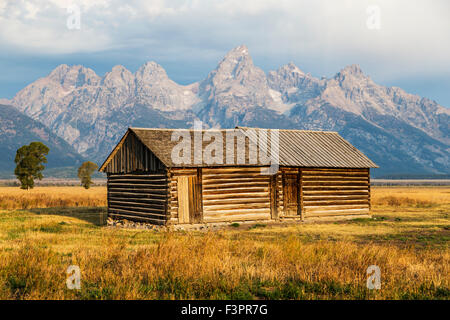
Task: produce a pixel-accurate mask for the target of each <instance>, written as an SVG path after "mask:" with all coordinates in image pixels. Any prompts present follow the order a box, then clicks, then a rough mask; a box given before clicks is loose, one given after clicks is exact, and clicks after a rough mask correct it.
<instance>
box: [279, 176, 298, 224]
mask: <svg viewBox="0 0 450 320" xmlns="http://www.w3.org/2000/svg"><path fill="white" fill-rule="evenodd" d="M283 180H284V181H283V194H284V195H283V196H284V214H285V215H286V216H296V215H298V212H299V210H298V203H299V199H298V196H299V192H298V191H299V188H298V187H299V183H298V173H287V172H286V173H285V174H284V179H283Z"/></svg>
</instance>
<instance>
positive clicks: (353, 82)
mask: <svg viewBox="0 0 450 320" xmlns="http://www.w3.org/2000/svg"><path fill="white" fill-rule="evenodd" d="M10 103H11V104H13V105H14V106H16V107H17V108H18V109H19V110H20V111H22V112H23V113H25V114H26V115H28V116H30V117H32V118H33V119H35V120H38V121H40V122H42V123H43V124H45V125H46V126H48V127H49V128H50V129H51V130H52V131H53V132H55V133H56V134H57V135H58V136H60V137H61V138H63V139H65V140H66V141H67V142H68V143H69V144H71V145H72V146H73V147H74V148H75V149H76V150H77V151H78V152H79V153H81V154H82V155H83V156H86V157H89V158H91V159H94V160H96V161H99V162H100V161H102V160H103V159H104V157H105V156H106V155H107V153H108V152H109V150H110V149H111V147H112V146H113V145H114V144H115V143H116V142H117V141H118V139H120V137H121V135H122V134H123V132H124V131H125V129H126V128H127V127H129V126H135V127H190V126H192V124H193V121H194V120H195V119H200V120H202V121H204V123H205V124H206V125H207V126H210V127H222V128H226V127H234V126H236V125H242V126H257V127H266V128H295V129H317V130H335V131H338V132H340V133H341V134H342V135H343V136H344V138H346V139H348V140H350V142H352V143H353V144H354V145H355V146H356V147H358V148H359V149H361V150H362V151H363V152H365V153H366V154H367V155H368V156H369V157H371V158H372V159H373V160H374V161H375V162H376V163H377V164H378V165H380V169H378V172H380V173H395V172H401V173H406V172H410V173H413V172H414V173H449V172H450V164H449V163H450V156H449V153H450V135H449V117H450V111H449V109H447V108H444V107H442V106H440V105H438V104H437V103H436V102H434V101H432V100H430V99H427V98H421V97H419V96H416V95H412V94H408V93H406V92H405V91H403V90H402V89H400V88H395V87H393V88H389V87H384V86H381V85H378V84H376V83H375V82H374V81H373V80H372V79H370V77H368V76H367V75H365V74H364V73H363V71H362V70H361V68H360V67H359V66H358V65H351V66H348V67H345V68H344V69H342V70H341V71H339V72H338V73H336V75H335V76H334V77H331V78H322V79H318V78H315V77H313V76H312V75H310V74H307V73H305V72H303V71H302V70H301V69H300V68H298V67H297V66H296V65H295V64H293V63H289V64H287V65H285V66H282V67H280V68H279V69H278V70H276V71H270V72H269V73H268V74H267V75H266V74H265V73H264V71H263V70H262V69H260V68H258V67H257V66H255V65H254V64H253V61H252V58H251V56H250V54H249V50H248V48H247V47H246V46H244V45H242V46H238V47H236V48H234V49H233V50H231V51H230V52H229V53H228V54H227V55H225V57H224V58H223V59H222V61H220V62H219V64H218V65H217V67H216V68H215V69H214V70H213V71H211V72H210V73H209V74H208V76H207V77H206V79H204V80H202V81H200V82H196V83H193V84H190V85H187V86H183V85H179V84H177V83H175V82H174V81H172V80H171V79H170V78H169V77H168V76H167V74H166V72H165V70H164V69H163V68H162V67H161V66H160V65H158V64H157V63H155V62H147V63H145V64H144V65H143V66H141V67H140V68H139V69H138V70H137V71H136V72H135V73H132V72H130V71H129V70H127V69H126V68H125V67H123V66H115V67H113V69H112V70H111V72H108V73H106V74H105V75H104V76H103V77H100V76H98V75H96V74H95V72H94V71H93V70H91V69H89V68H84V67H82V66H67V65H61V66H59V67H57V68H56V69H55V70H53V71H52V72H51V73H50V74H49V75H48V76H47V77H44V78H41V79H39V80H37V81H35V82H33V83H32V84H30V85H28V86H27V87H25V88H24V89H22V90H21V91H19V92H18V93H17V95H16V96H15V97H14V98H13V99H12V100H11V101H10Z"/></svg>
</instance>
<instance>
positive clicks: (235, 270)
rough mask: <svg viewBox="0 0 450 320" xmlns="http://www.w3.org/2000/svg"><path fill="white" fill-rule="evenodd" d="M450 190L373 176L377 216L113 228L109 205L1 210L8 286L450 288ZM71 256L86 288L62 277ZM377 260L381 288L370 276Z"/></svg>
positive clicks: (263, 295)
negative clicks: (107, 221)
mask: <svg viewBox="0 0 450 320" xmlns="http://www.w3.org/2000/svg"><path fill="white" fill-rule="evenodd" d="M74 190H75V189H74ZM2 191H3V189H2ZM36 191H37V189H36ZM53 191H54V192H53V195H54V196H55V197H57V196H56V195H57V194H58V190H53ZM91 191H93V192H99V194H100V191H99V190H97V191H94V190H91ZM60 192H61V194H67V193H66V192H67V191H64V190H63V189H61V190H60ZM77 195H78V196H80V194H79V193H77ZM449 195H450V188H374V192H373V196H372V199H373V217H374V218H373V219H370V218H367V219H356V220H353V221H340V222H331V223H330V222H319V223H314V224H289V225H267V226H266V225H261V224H259V225H258V224H255V225H253V226H243V225H241V226H240V227H239V228H237V229H233V228H226V229H222V230H219V231H215V232H153V231H143V230H131V229H113V228H106V227H103V226H100V221H101V220H102V219H101V218H100V217H101V216H102V215H104V212H105V210H104V208H48V209H28V210H3V211H0V298H3V299H155V298H160V299H176V298H192V299H211V298H216V299H235V298H242V299H449V297H450V290H449V274H450V270H449V262H450V254H449V250H448V249H449V248H448V240H449V236H450V219H449V213H450V197H449ZM86 196H87V197H90V195H89V196H88V194H86ZM103 197H104V195H103ZM386 197H394V198H398V199H400V200H399V201H398V202H399V203H400V204H399V205H397V204H394V205H389V202H387V201H386V200H385V198H386ZM404 198H408V199H415V200H418V201H419V200H420V201H424V200H427V201H429V202H430V203H427V206H428V205H429V206H428V207H423V206H422V205H417V203H418V202H417V201H416V202H410V201H406V202H405V201H404V200H403V199H404ZM71 264H76V265H79V266H80V268H81V273H82V282H81V284H82V288H81V290H79V291H77V290H75V291H74V290H68V289H67V288H66V285H65V279H66V277H67V276H66V274H65V270H66V269H67V267H68V266H69V265H71ZM372 264H375V265H378V266H379V267H380V269H381V277H382V279H381V282H382V289H381V290H378V291H371V290H368V289H367V288H366V279H367V275H366V269H367V267H368V266H369V265H372Z"/></svg>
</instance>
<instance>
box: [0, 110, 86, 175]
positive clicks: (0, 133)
mask: <svg viewBox="0 0 450 320" xmlns="http://www.w3.org/2000/svg"><path fill="white" fill-rule="evenodd" d="M32 141H42V142H44V143H45V144H46V145H47V146H48V147H49V148H50V152H49V154H48V156H47V160H48V164H47V165H48V167H50V168H52V167H53V168H55V167H73V166H77V165H79V164H81V162H82V161H83V157H82V156H81V155H80V154H78V152H76V151H75V149H74V148H73V147H72V146H71V145H69V144H68V143H67V142H66V141H64V139H62V138H60V137H58V136H57V135H55V134H54V133H53V132H51V131H50V130H49V129H48V128H47V127H46V126H44V125H43V124H42V123H40V122H38V121H36V120H33V119H31V118H30V117H28V116H26V115H24V114H22V113H21V112H19V111H18V110H17V109H16V108H14V107H11V106H5V105H1V104H0V154H1V157H0V172H2V171H3V172H5V171H11V173H12V171H13V170H14V167H15V163H14V158H15V156H16V151H17V149H18V148H20V147H21V146H23V145H25V144H29V143H30V142H32Z"/></svg>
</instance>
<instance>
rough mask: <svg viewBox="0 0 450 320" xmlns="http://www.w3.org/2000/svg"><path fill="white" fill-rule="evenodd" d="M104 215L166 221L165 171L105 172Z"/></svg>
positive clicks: (156, 222) (162, 222) (155, 221)
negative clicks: (106, 180)
mask: <svg viewBox="0 0 450 320" xmlns="http://www.w3.org/2000/svg"><path fill="white" fill-rule="evenodd" d="M107 190H108V216H110V217H112V218H119V219H128V220H133V221H141V222H149V223H153V224H159V225H163V224H166V221H167V220H168V218H169V216H168V214H167V212H168V210H167V206H168V195H169V185H168V178H167V173H166V172H161V173H137V172H135V173H129V174H111V173H109V174H108V182H107Z"/></svg>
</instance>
